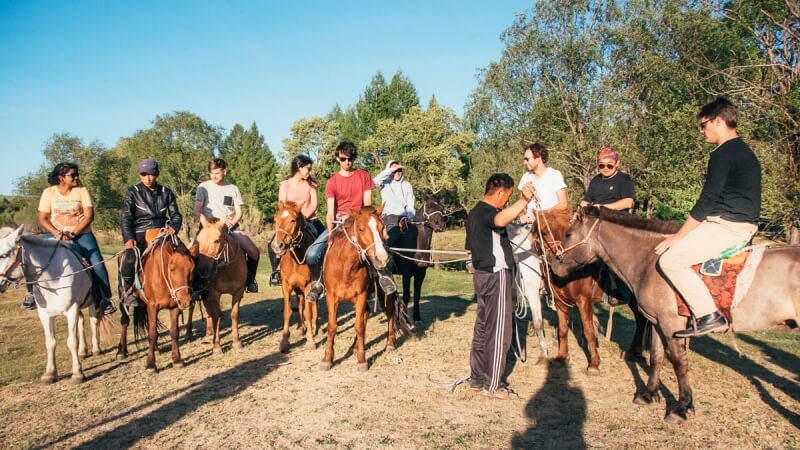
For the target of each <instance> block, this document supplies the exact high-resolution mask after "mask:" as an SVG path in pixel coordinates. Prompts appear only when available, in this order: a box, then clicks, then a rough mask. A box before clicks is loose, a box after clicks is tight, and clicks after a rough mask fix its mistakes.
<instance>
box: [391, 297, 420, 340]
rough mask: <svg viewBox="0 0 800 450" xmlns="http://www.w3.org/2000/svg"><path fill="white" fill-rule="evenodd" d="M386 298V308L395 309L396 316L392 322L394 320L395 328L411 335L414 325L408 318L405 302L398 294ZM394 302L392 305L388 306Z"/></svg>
mask: <svg viewBox="0 0 800 450" xmlns="http://www.w3.org/2000/svg"><path fill="white" fill-rule="evenodd" d="M385 298H386V303H387V304H386V305H384V307H386V308H394V315H393V317H392V320H394V325H395V328H397V329H399V330H400V332H402V333H403V334H405V335H409V334H410V333H411V329H412V328H414V325H413V324H412V323H411V320H410V319H409V318H408V312H407V311H408V308H407V307H406V304H405V302H403V300H402V299H401V298H400V296H399V295H397V292H395V293H393V294H391V295H387V296H385ZM389 302H392V304H388V303H389Z"/></svg>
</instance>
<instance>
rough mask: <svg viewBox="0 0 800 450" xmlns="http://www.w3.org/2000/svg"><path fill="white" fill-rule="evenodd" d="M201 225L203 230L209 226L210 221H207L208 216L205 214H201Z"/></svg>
mask: <svg viewBox="0 0 800 450" xmlns="http://www.w3.org/2000/svg"><path fill="white" fill-rule="evenodd" d="M200 225H202V226H203V228H206V227H207V226H208V219H206V216H205V215H203V214H200Z"/></svg>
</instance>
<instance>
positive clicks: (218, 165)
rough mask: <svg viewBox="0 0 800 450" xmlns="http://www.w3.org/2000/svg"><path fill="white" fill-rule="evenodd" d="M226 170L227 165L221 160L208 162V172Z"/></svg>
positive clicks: (212, 159) (214, 159) (213, 159)
mask: <svg viewBox="0 0 800 450" xmlns="http://www.w3.org/2000/svg"><path fill="white" fill-rule="evenodd" d="M227 168H228V163H226V162H225V160H224V159H222V158H211V161H209V162H208V171H209V172H211V171H212V170H214V169H222V170H225V169H227Z"/></svg>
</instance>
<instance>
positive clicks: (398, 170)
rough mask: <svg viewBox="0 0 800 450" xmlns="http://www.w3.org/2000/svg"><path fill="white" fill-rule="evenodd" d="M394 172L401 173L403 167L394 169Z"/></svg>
mask: <svg viewBox="0 0 800 450" xmlns="http://www.w3.org/2000/svg"><path fill="white" fill-rule="evenodd" d="M394 173H403V169H397V170H395V171H394Z"/></svg>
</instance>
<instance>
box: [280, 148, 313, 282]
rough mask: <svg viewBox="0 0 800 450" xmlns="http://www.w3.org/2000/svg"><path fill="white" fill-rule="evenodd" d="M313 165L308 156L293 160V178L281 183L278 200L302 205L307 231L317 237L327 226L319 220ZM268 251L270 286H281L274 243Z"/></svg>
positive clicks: (291, 166) (298, 156)
mask: <svg viewBox="0 0 800 450" xmlns="http://www.w3.org/2000/svg"><path fill="white" fill-rule="evenodd" d="M313 164H314V161H312V160H311V158H309V157H308V156H306V155H297V156H295V157H294V159H292V163H291V165H290V168H291V176H290V177H289V178H288V179H286V180H283V181H281V184H280V188H279V190H278V200H279V201H282V202H294V203H297V204H298V205H301V210H300V212H301V213H302V214H303V217H304V218H305V219H306V230H307V231H308V232H309V233H311V234H312V235H314V236H315V237H316V236H319V234H320V233H322V231H323V230H325V226H324V225H322V222H320V221H319V219H317V205H318V201H317V184H316V183H315V182H314V178H313V177H312V176H311V169H312V165H313ZM273 238H274V236H273ZM267 249H268V251H269V261H270V263H271V264H272V275H270V277H269V284H271V285H273V286H278V285H280V284H281V275H280V262H279V260H278V257H277V255H275V253H274V252H273V251H272V242H270V245H267Z"/></svg>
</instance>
